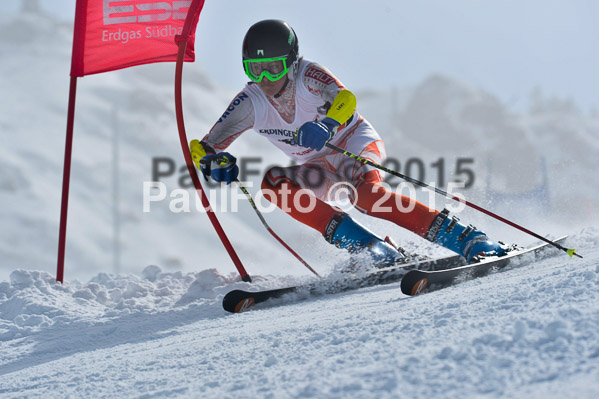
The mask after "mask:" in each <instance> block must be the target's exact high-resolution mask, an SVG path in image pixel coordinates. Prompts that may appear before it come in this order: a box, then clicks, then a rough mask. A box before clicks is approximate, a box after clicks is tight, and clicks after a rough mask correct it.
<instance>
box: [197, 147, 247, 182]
mask: <svg viewBox="0 0 599 399" xmlns="http://www.w3.org/2000/svg"><path fill="white" fill-rule="evenodd" d="M200 170H201V171H202V174H203V175H204V179H206V180H208V177H212V180H214V181H217V182H219V183H223V182H224V183H227V184H231V182H232V181H235V180H237V176H238V175H239V166H237V158H235V157H234V156H233V155H231V154H229V153H228V152H219V153H218V154H213V155H206V156H204V157H203V158H202V159H201V160H200Z"/></svg>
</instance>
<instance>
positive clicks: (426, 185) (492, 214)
mask: <svg viewBox="0 0 599 399" xmlns="http://www.w3.org/2000/svg"><path fill="white" fill-rule="evenodd" d="M326 146H327V147H328V148H330V149H332V150H334V151H337V152H338V153H341V154H343V155H346V156H348V157H350V158H353V159H355V160H356V161H358V162H360V163H363V164H365V165H370V166H373V167H375V168H377V169H380V170H382V171H384V172H387V173H389V174H392V175H393V176H397V177H399V178H402V179H404V180H406V181H408V182H410V183H413V184H416V185H418V186H420V187H424V188H427V189H430V190H434V191H435V192H436V193H437V194H440V195H442V196H444V197H446V198H450V199H452V200H454V201H457V202H460V203H462V204H464V205H467V206H469V207H471V208H474V209H476V210H477V211H480V212H482V213H484V214H485V215H488V216H491V217H493V218H495V219H497V220H500V221H502V222H503V223H506V224H508V225H510V226H512V227H514V228H516V229H518V230H520V231H523V232H525V233H527V234H530V235H531V236H533V237H535V238H537V239H539V240H541V241H544V242H546V243H547V244H550V245H553V246H554V247H556V248H558V249H560V250H562V251H564V252H566V253H567V254H568V255H570V257H572V256H577V257H579V258H582V256H580V255H578V254H577V253H576V250H575V249H570V248H566V247H563V246H561V245H560V244H558V243H556V242H553V241H551V240H548V239H547V238H545V237H543V236H541V235H539V234H537V233H535V232H533V231H530V230H528V229H527V228H525V227H522V226H520V225H519V224H516V223H514V222H512V221H510V220H508V219H505V218H503V217H501V216H499V215H497V214H495V213H493V212H491V211H488V210H486V209H484V208H482V207H480V206H478V205H476V204H474V203H472V202H470V201H466V200H465V199H463V198H459V197H456V196H455V195H451V194H449V193H448V192H446V191H443V190H441V189H440V188H437V187H434V186H430V185H428V184H426V183H423V182H421V181H420V180H416V179H412V178H411V177H409V176H406V175H403V174H401V173H399V172H396V171H394V170H392V169H389V168H386V167H384V166H382V165H379V164H377V163H375V162H372V161H371V160H369V159H365V158H362V157H360V156H358V155H355V154H352V153H351V152H349V151H346V150H344V149H342V148H339V147H337V146H335V145H333V144H331V143H327V144H326Z"/></svg>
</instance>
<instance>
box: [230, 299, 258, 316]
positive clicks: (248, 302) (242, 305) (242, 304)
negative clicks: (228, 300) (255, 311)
mask: <svg viewBox="0 0 599 399" xmlns="http://www.w3.org/2000/svg"><path fill="white" fill-rule="evenodd" d="M255 304H256V301H255V300H254V298H252V297H249V298H244V299H242V300H241V301H239V302H238V303H237V305H235V313H241V312H245V311H246V310H248V309H249V308H251V307H252V306H254V305H255Z"/></svg>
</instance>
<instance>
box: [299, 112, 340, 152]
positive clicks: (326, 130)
mask: <svg viewBox="0 0 599 399" xmlns="http://www.w3.org/2000/svg"><path fill="white" fill-rule="evenodd" d="M339 126H340V123H339V122H337V121H336V120H334V119H331V118H324V119H323V120H321V121H317V122H306V123H304V124H303V125H302V126H301V127H300V128H299V129H297V132H295V141H296V142H297V144H298V145H300V146H302V147H307V148H312V149H315V150H316V151H320V150H322V147H324V145H325V144H326V143H327V142H328V141H329V140H330V139H331V138H332V137H333V135H334V134H335V130H336V129H337V127H339Z"/></svg>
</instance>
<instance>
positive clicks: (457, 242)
mask: <svg viewBox="0 0 599 399" xmlns="http://www.w3.org/2000/svg"><path fill="white" fill-rule="evenodd" d="M439 218H440V219H439ZM443 218H445V219H444V220H443ZM438 219H439V220H438ZM458 220H459V219H458V218H456V217H455V216H454V217H452V218H449V217H448V212H447V211H443V212H441V213H440V214H439V215H438V216H437V219H435V221H433V223H432V225H431V227H430V228H429V231H428V232H427V233H426V238H427V239H428V240H430V241H433V242H434V243H437V244H439V245H442V246H444V247H445V248H448V249H450V250H452V251H454V252H456V253H458V254H460V255H462V256H463V257H464V258H466V260H468V261H470V260H472V258H474V257H475V256H476V255H482V256H502V255H504V254H505V253H506V252H507V247H506V246H505V245H502V244H501V243H497V242H495V241H491V240H489V238H488V237H487V235H486V234H485V233H483V232H482V231H480V230H478V229H476V227H474V226H472V225H469V226H464V225H463V224H461V223H459V222H458Z"/></svg>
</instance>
